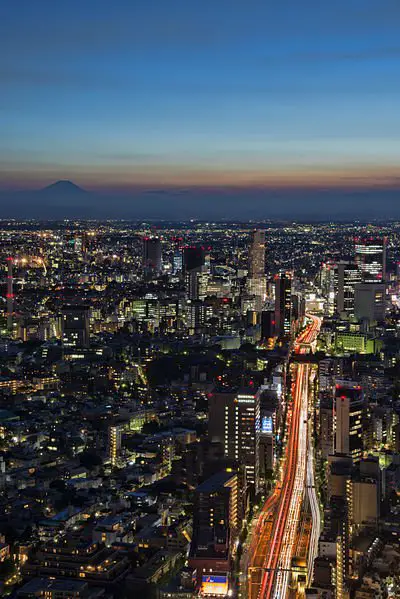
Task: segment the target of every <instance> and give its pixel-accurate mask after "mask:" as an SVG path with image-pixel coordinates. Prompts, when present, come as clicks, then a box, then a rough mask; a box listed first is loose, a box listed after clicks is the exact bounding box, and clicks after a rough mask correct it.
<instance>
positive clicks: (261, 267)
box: [247, 229, 266, 311]
mask: <svg viewBox="0 0 400 599" xmlns="http://www.w3.org/2000/svg"><path fill="white" fill-rule="evenodd" d="M265 290H266V281H265V231H261V230H259V229H257V230H255V231H253V232H252V234H251V240H250V247H249V270H248V279H247V291H248V293H249V294H250V295H254V296H255V297H256V306H255V308H256V310H258V311H259V310H261V307H262V303H263V301H264V298H265Z"/></svg>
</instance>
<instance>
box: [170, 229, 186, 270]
mask: <svg viewBox="0 0 400 599" xmlns="http://www.w3.org/2000/svg"><path fill="white" fill-rule="evenodd" d="M172 241H173V248H174V252H173V256H172V271H173V273H174V274H175V275H176V274H179V273H181V272H182V271H183V238H182V237H174V238H173V240H172Z"/></svg>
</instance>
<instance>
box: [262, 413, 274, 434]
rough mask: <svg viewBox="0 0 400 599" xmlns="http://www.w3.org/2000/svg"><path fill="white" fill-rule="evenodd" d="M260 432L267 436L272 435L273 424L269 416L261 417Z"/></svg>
mask: <svg viewBox="0 0 400 599" xmlns="http://www.w3.org/2000/svg"><path fill="white" fill-rule="evenodd" d="M261 432H262V433H266V434H267V435H272V432H273V423H272V417H271V416H263V418H262V422H261Z"/></svg>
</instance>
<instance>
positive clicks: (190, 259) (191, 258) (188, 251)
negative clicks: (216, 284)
mask: <svg viewBox="0 0 400 599" xmlns="http://www.w3.org/2000/svg"><path fill="white" fill-rule="evenodd" d="M183 269H184V273H185V282H186V292H187V298H188V299H190V300H199V299H200V300H203V299H204V298H205V295H206V287H207V281H208V270H207V266H206V252H205V249H204V248H203V247H198V246H191V247H186V248H184V250H183Z"/></svg>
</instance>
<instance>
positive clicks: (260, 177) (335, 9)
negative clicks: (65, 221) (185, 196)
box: [0, 0, 400, 191]
mask: <svg viewBox="0 0 400 599" xmlns="http://www.w3.org/2000/svg"><path fill="white" fill-rule="evenodd" d="M399 31H400V3H399V1H398V0H363V1H361V0H336V1H335V2H326V1H324V0H303V1H302V2H295V1H294V0H279V2H278V1H276V2H274V1H272V0H268V1H266V0H202V1H200V0H199V1H198V0H126V1H122V0H113V1H112V2H110V0H106V1H104V0H79V1H77V0H68V1H67V2H58V1H54V0H36V1H32V0H5V1H4V2H2V3H1V6H0V47H1V52H0V90H1V92H0V189H3V190H4V189H24V188H25V189H27V188H37V187H41V186H44V185H47V184H49V183H51V182H52V181H54V180H57V179H71V180H73V181H74V182H75V183H77V184H79V185H82V186H83V187H86V188H88V189H100V190H101V189H104V190H107V191H110V190H117V189H127V190H129V189H130V188H131V187H132V188H133V187H137V186H152V185H157V186H163V185H165V186H180V185H185V186H188V185H194V186H207V185H213V186H218V185H222V186H249V187H251V186H263V185H265V186H273V187H280V186H282V187H286V186H288V187H296V186H299V187H313V186H319V185H321V186H327V187H338V186H339V187H340V186H345V187H364V188H365V187H366V188H369V187H374V186H376V185H383V186H388V187H391V186H393V187H396V186H398V185H399V181H400V169H399V164H400V35H399Z"/></svg>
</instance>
